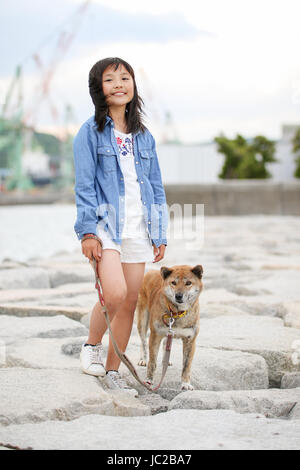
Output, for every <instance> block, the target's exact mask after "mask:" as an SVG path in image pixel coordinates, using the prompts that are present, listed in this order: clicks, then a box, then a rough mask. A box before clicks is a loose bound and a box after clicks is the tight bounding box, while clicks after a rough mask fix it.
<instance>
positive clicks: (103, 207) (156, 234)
mask: <svg viewBox="0 0 300 470" xmlns="http://www.w3.org/2000/svg"><path fill="white" fill-rule="evenodd" d="M113 128H114V122H113V120H112V119H111V118H110V117H109V116H107V117H106V123H105V127H104V130H103V131H102V132H99V131H98V130H97V124H96V122H95V120H94V116H92V117H90V118H89V119H88V120H87V121H86V122H85V123H84V124H83V125H82V126H81V128H80V129H79V131H78V133H77V135H76V136H75V138H74V141H73V152H74V167H75V201H76V206H77V219H76V222H75V225H74V230H75V232H76V234H77V237H78V239H79V240H81V238H82V237H83V235H84V234H85V233H94V234H96V226H97V224H98V223H99V222H100V221H101V224H103V225H102V226H103V227H104V230H105V231H108V233H109V234H110V237H111V238H112V240H113V241H114V242H116V243H118V244H121V242H122V231H123V227H124V214H125V198H124V196H125V183H124V178H123V173H122V171H121V167H120V156H119V150H118V146H117V142H116V138H115V134H114V129H113ZM133 151H134V160H135V168H136V173H137V180H138V182H139V185H140V189H141V200H142V204H143V209H144V219H145V222H146V225H147V230H148V237H149V238H150V239H151V241H152V243H153V244H154V245H155V246H157V247H159V246H160V245H167V239H166V232H167V226H168V209H167V203H166V195H165V190H164V187H163V184H162V179H161V172H160V167H159V162H158V158H157V154H156V149H155V140H154V138H153V136H152V134H151V133H150V132H149V130H148V129H146V131H145V132H141V131H139V132H137V133H134V134H133ZM137 197H140V195H139V194H137Z"/></svg>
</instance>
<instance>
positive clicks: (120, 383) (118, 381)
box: [109, 370, 130, 389]
mask: <svg viewBox="0 0 300 470" xmlns="http://www.w3.org/2000/svg"><path fill="white" fill-rule="evenodd" d="M109 377H110V378H111V380H112V382H113V383H114V384H115V385H116V386H117V387H118V388H126V389H129V388H130V387H129V386H128V385H127V383H126V382H125V380H124V379H122V377H121V375H120V373H119V372H118V371H116V370H111V371H109Z"/></svg>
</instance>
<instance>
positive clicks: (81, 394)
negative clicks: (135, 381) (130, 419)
mask: <svg viewBox="0 0 300 470" xmlns="http://www.w3.org/2000/svg"><path fill="white" fill-rule="evenodd" d="M0 381H1V389H0V424H1V425H4V426H7V425H10V424H13V423H18V424H21V423H28V422H31V423H36V422H39V421H45V420H67V421H68V420H71V419H75V418H78V417H79V416H81V415H86V414H103V415H112V416H113V415H121V416H136V415H150V408H149V407H148V406H145V405H143V404H141V403H140V402H139V401H138V400H137V399H136V398H134V397H128V396H126V395H125V394H124V393H123V394H119V395H117V396H116V395H113V396H112V395H110V394H108V393H106V392H105V391H104V390H103V388H102V387H101V384H100V382H99V380H98V379H97V378H96V377H92V376H90V375H86V374H83V373H82V372H81V371H80V370H78V371H75V370H58V369H56V370H54V369H40V370H37V369H23V368H11V369H0ZM127 395H128V394H127Z"/></svg>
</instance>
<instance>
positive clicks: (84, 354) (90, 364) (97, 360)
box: [80, 343, 106, 377]
mask: <svg viewBox="0 0 300 470" xmlns="http://www.w3.org/2000/svg"><path fill="white" fill-rule="evenodd" d="M102 356H103V347H102V344H101V343H98V344H96V345H95V346H90V345H88V346H85V345H84V344H83V345H82V347H81V353H80V362H81V370H82V371H83V372H85V373H86V374H89V375H94V376H95V377H104V376H105V374H106V371H105V368H104V365H103V361H102Z"/></svg>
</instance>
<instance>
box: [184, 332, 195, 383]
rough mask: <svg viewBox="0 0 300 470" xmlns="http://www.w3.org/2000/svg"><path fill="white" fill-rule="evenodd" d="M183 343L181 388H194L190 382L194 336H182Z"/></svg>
mask: <svg viewBox="0 0 300 470" xmlns="http://www.w3.org/2000/svg"><path fill="white" fill-rule="evenodd" d="M182 345H183V367H182V376H181V390H194V387H193V386H192V385H191V383H190V379H191V367H192V362H193V357H194V354H195V350H196V337H195V338H193V339H190V338H182Z"/></svg>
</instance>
